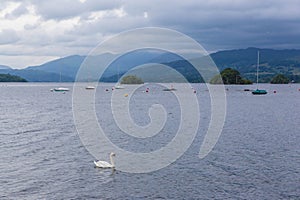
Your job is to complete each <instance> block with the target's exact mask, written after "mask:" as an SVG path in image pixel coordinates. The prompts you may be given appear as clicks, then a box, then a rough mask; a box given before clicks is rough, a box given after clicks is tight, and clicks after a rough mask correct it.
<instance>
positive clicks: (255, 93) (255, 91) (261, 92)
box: [252, 51, 268, 95]
mask: <svg viewBox="0 0 300 200" xmlns="http://www.w3.org/2000/svg"><path fill="white" fill-rule="evenodd" d="M258 68H259V51H258V52H257V66H256V87H257V88H256V90H253V91H252V94H254V95H264V94H267V93H268V92H267V91H266V90H260V89H258Z"/></svg>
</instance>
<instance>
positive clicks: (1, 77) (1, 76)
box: [0, 74, 27, 82]
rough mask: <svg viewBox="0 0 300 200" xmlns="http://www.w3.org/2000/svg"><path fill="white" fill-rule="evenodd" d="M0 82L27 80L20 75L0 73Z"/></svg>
mask: <svg viewBox="0 0 300 200" xmlns="http://www.w3.org/2000/svg"><path fill="white" fill-rule="evenodd" d="M0 82H27V80H26V79H24V78H22V77H20V76H14V75H10V74H0Z"/></svg>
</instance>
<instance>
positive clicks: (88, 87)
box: [85, 85, 95, 90]
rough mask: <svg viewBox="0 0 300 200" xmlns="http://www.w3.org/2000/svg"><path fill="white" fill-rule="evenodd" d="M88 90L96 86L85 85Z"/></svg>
mask: <svg viewBox="0 0 300 200" xmlns="http://www.w3.org/2000/svg"><path fill="white" fill-rule="evenodd" d="M85 89H86V90H94V89H95V87H94V86H91V85H88V86H86V87H85Z"/></svg>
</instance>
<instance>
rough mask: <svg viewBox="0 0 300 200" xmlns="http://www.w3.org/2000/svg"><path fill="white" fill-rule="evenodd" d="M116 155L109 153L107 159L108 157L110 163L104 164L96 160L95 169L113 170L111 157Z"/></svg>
mask: <svg viewBox="0 0 300 200" xmlns="http://www.w3.org/2000/svg"><path fill="white" fill-rule="evenodd" d="M115 155H116V154H114V153H110V155H109V157H110V163H108V162H106V161H102V160H98V161H94V163H95V165H96V167H99V168H115V163H114V160H113V156H115Z"/></svg>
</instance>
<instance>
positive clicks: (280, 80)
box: [270, 74, 290, 84]
mask: <svg viewBox="0 0 300 200" xmlns="http://www.w3.org/2000/svg"><path fill="white" fill-rule="evenodd" d="M289 82H290V79H289V78H288V77H286V76H284V75H283V74H278V75H276V76H274V77H273V78H272V80H271V82H270V83H271V84H288V83H289Z"/></svg>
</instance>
